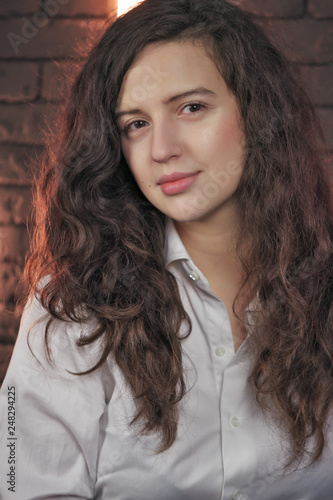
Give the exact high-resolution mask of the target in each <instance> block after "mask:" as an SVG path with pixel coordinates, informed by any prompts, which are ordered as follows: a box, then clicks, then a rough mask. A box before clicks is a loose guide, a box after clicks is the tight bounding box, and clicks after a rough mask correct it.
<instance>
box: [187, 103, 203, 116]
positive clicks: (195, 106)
mask: <svg viewBox="0 0 333 500" xmlns="http://www.w3.org/2000/svg"><path fill="white" fill-rule="evenodd" d="M204 107H205V106H204V104H201V103H199V102H191V103H190V104H187V105H186V106H184V107H183V110H182V111H183V112H184V111H185V110H186V109H187V110H188V112H185V114H186V115H190V114H192V115H193V114H194V113H198V111H201V110H202V109H203V108H204Z"/></svg>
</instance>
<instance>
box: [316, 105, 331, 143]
mask: <svg viewBox="0 0 333 500" xmlns="http://www.w3.org/2000/svg"><path fill="white" fill-rule="evenodd" d="M318 114H319V118H320V120H321V124H322V127H323V130H324V133H325V136H326V141H327V149H329V150H333V109H325V108H323V109H319V110H318Z"/></svg>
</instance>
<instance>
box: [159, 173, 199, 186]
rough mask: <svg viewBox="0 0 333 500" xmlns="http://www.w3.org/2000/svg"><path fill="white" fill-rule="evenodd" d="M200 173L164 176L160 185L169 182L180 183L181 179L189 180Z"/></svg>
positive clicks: (160, 179) (160, 180)
mask: <svg viewBox="0 0 333 500" xmlns="http://www.w3.org/2000/svg"><path fill="white" fill-rule="evenodd" d="M197 173H198V172H191V173H186V172H173V173H172V174H170V175H162V177H160V178H159V180H158V184H165V183H167V182H174V181H178V180H180V179H187V178H188V177H192V176H193V175H196V174H197Z"/></svg>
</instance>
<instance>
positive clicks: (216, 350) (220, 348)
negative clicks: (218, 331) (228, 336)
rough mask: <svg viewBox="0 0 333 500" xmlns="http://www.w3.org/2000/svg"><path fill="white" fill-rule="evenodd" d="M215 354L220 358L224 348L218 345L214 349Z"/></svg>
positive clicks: (223, 353)
mask: <svg viewBox="0 0 333 500" xmlns="http://www.w3.org/2000/svg"><path fill="white" fill-rule="evenodd" d="M215 354H216V356H218V357H219V358H222V357H223V356H224V355H225V348H224V347H223V345H220V346H218V347H217V348H216V349H215Z"/></svg>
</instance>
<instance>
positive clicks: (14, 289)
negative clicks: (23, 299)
mask: <svg viewBox="0 0 333 500" xmlns="http://www.w3.org/2000/svg"><path fill="white" fill-rule="evenodd" d="M21 278H22V268H21V266H20V265H18V264H14V263H11V262H2V263H0V300H1V301H3V302H6V301H13V300H14V299H15V298H17V297H19V296H21V295H22V293H23V287H22V284H20V280H21Z"/></svg>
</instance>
